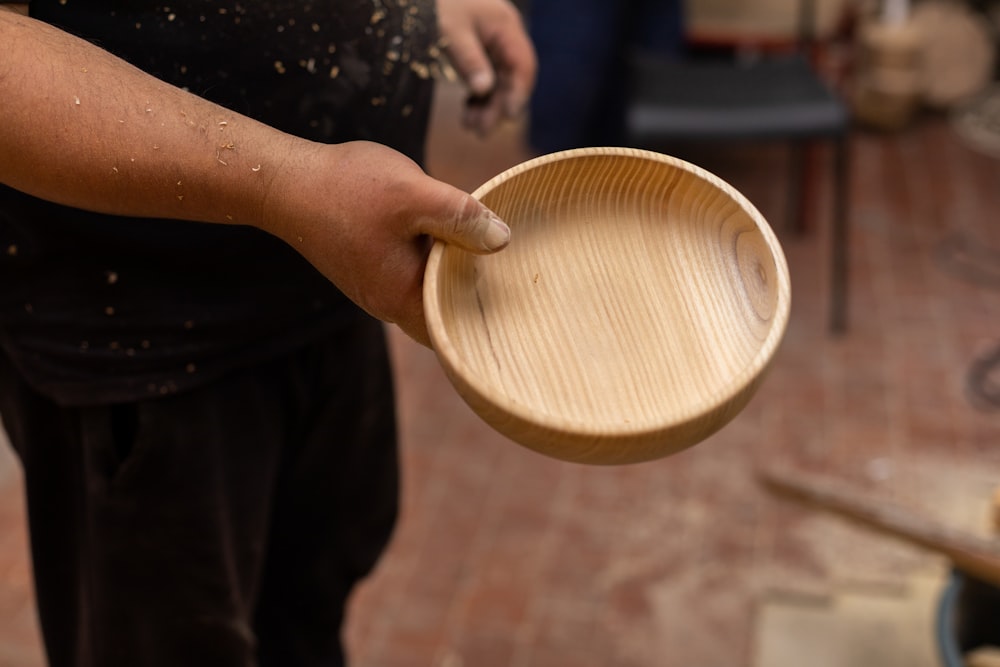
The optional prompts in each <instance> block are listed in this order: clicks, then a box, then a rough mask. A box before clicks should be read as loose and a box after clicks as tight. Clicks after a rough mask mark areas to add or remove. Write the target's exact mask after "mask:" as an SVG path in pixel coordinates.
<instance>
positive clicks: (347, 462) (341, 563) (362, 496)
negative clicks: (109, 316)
mask: <svg viewBox="0 0 1000 667" xmlns="http://www.w3.org/2000/svg"><path fill="white" fill-rule="evenodd" d="M0 415H2V418H3V421H4V425H5V427H6V429H7V431H8V433H9V435H10V438H11V441H12V442H13V445H14V448H15V449H16V450H17V453H18V454H19V456H20V458H21V461H22V463H23V467H24V472H25V481H26V488H27V504H28V515H29V524H30V533H31V549H32V560H33V565H34V573H35V584H36V591H37V600H38V607H39V612H40V618H41V627H42V633H43V636H44V639H45V645H46V650H47V652H48V656H49V660H50V664H51V665H52V666H53V667H117V666H122V667H125V666H127V667H148V666H160V665H163V666H168V665H169V666H170V667H177V666H179V665H185V666H198V665H206V666H208V665H210V666H212V667H230V666H234V667H235V666H240V667H243V666H250V665H260V666H262V667H264V666H267V667H270V666H272V665H275V666H280V667H298V666H310V667H311V666H314V665H315V666H318V665H324V666H333V665H342V664H344V657H343V652H342V648H341V639H340V632H341V625H342V621H343V620H344V607H345V601H346V600H347V598H348V596H349V594H350V592H351V589H352V587H353V585H354V584H355V583H356V582H357V581H358V579H359V578H361V577H363V576H364V575H366V574H367V573H368V572H369V571H370V570H371V568H372V567H373V565H374V564H375V562H376V560H377V558H378V556H379V554H380V553H381V551H382V549H383V548H384V547H385V544H386V542H387V540H388V539H389V536H390V533H391V530H392V526H393V523H394V521H395V518H396V513H397V482H398V468H397V457H396V446H395V442H396V433H395V429H396V425H395V418H394V412H393V396H392V386H391V376H390V372H389V364H388V358H387V353H386V349H385V341H384V333H383V330H382V327H381V325H380V324H379V323H377V322H375V321H374V320H369V319H364V320H361V321H360V322H359V323H358V325H357V326H354V327H353V328H350V329H349V330H348V331H345V332H343V333H341V334H338V335H337V336H334V337H332V338H330V339H329V340H325V341H323V342H321V343H317V344H313V345H310V346H308V347H307V348H305V349H302V350H299V351H297V352H295V353H294V354H291V355H289V356H287V357H284V358H281V359H275V360H272V361H269V362H266V363H264V364H262V365H260V366H259V367H257V368H252V369H247V370H243V371H240V372H237V373H234V374H232V375H230V376H228V377H226V378H224V379H223V380H221V381H218V382H216V383H214V384H211V385H209V386H205V387H202V388H200V389H198V390H196V391H192V392H188V393H184V394H180V395H176V396H171V397H165V398H162V399H159V400H153V401H143V402H139V403H135V404H123V405H111V406H105V407H84V408H65V407H59V406H57V405H55V404H53V403H52V402H51V401H49V400H47V399H46V398H45V397H43V396H40V395H38V394H37V393H35V392H34V391H33V390H32V389H31V388H30V387H28V386H26V385H25V383H24V382H23V381H22V380H21V379H20V378H19V377H18V375H17V373H16V372H15V371H14V370H13V368H12V367H11V365H10V362H9V360H8V359H7V358H6V357H5V356H4V355H2V354H0Z"/></svg>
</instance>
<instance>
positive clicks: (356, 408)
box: [256, 320, 398, 667]
mask: <svg viewBox="0 0 1000 667" xmlns="http://www.w3.org/2000/svg"><path fill="white" fill-rule="evenodd" d="M345 336H346V337H345V338H343V339H338V340H335V341H332V342H331V343H329V344H327V345H326V346H325V347H323V348H314V349H312V350H310V351H308V353H306V354H303V355H300V357H299V358H298V360H297V364H298V367H297V371H296V382H295V383H294V384H293V385H292V392H293V393H292V394H291V395H290V397H289V400H290V402H291V403H292V405H293V406H294V409H295V411H296V412H295V420H294V421H293V426H294V428H295V433H294V434H293V437H292V441H293V442H294V443H295V444H294V445H293V446H291V447H289V448H288V449H286V451H285V452H284V455H283V459H282V463H281V468H280V470H279V474H278V483H277V489H276V491H275V505H274V514H273V516H272V521H271V526H272V529H271V536H270V538H271V539H270V549H269V551H268V555H267V563H266V566H265V572H264V577H263V582H262V587H261V595H260V600H259V605H258V610H257V617H256V621H257V622H256V629H257V635H258V637H259V639H260V661H261V665H262V667H290V666H295V667H314V666H315V667H318V666H320V665H322V666H324V667H332V666H335V665H342V664H345V663H344V658H343V654H342V652H341V648H340V647H341V636H340V633H341V624H342V621H343V618H344V608H345V604H346V602H347V599H348V597H349V595H350V593H351V590H352V589H353V587H354V585H355V583H356V582H357V581H358V580H359V579H360V578H362V577H364V576H365V575H366V574H368V573H369V571H370V570H371V569H372V567H373V566H374V565H375V562H376V560H377V559H378V557H379V555H380V554H381V553H382V550H383V549H384V547H385V545H386V543H387V542H388V540H389V537H390V535H391V532H392V528H393V525H394V523H395V520H396V515H397V502H398V492H397V485H398V465H397V453H396V421H395V410H394V396H393V389H392V377H391V373H390V367H389V359H388V354H387V349H386V346H385V341H384V331H383V328H382V325H381V324H380V323H378V322H376V321H374V320H364V321H362V322H360V323H359V325H358V326H357V327H356V328H354V329H353V330H352V331H350V332H348V333H347V334H345Z"/></svg>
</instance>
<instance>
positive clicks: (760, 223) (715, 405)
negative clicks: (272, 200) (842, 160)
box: [423, 146, 791, 439]
mask: <svg viewBox="0 0 1000 667" xmlns="http://www.w3.org/2000/svg"><path fill="white" fill-rule="evenodd" d="M593 157H611V158H621V157H625V158H637V159H644V160H650V161H653V162H657V163H660V164H666V165H668V166H670V167H674V168H677V169H681V170H683V171H686V172H688V173H690V174H691V175H693V176H695V177H697V178H700V179H703V180H705V181H707V182H708V183H710V184H711V185H713V186H714V187H716V188H718V189H719V190H721V191H723V192H724V193H725V194H726V195H727V196H728V197H730V198H731V199H732V200H733V201H734V202H736V203H737V205H738V206H739V207H740V208H741V209H742V210H743V211H744V212H746V213H747V214H748V215H749V216H750V218H751V219H752V220H753V222H754V224H755V225H756V227H757V229H758V231H759V232H760V233H761V235H762V237H763V239H764V241H765V243H766V244H767V247H768V250H769V252H770V254H771V257H772V258H773V260H774V263H775V269H776V276H777V302H776V304H775V309H774V313H773V315H772V317H771V326H770V328H769V330H768V333H767V336H765V337H764V339H763V340H762V341H761V344H760V346H759V348H758V350H757V352H756V353H755V355H754V356H753V358H752V359H751V361H750V362H749V363H748V364H747V365H746V366H745V367H744V368H743V369H742V370H741V371H740V372H739V373H737V374H734V375H733V376H732V377H731V378H730V380H729V381H728V382H726V383H725V384H723V385H721V386H720V388H719V389H718V390H717V391H715V392H713V393H712V394H710V395H708V396H706V400H705V401H702V402H701V403H699V404H698V405H697V406H694V407H691V408H689V409H688V410H687V411H685V412H682V413H675V414H674V415H672V416H671V417H669V418H664V419H662V420H660V421H659V422H657V423H650V422H649V421H648V420H647V421H643V422H640V423H636V424H616V425H615V426H614V427H613V428H612V427H610V426H607V425H595V424H588V423H583V422H580V421H578V420H573V419H569V418H567V417H563V416H561V415H557V414H551V413H548V412H543V411H539V410H536V409H534V408H532V406H530V405H527V404H525V403H521V402H516V401H512V400H511V399H510V398H509V397H508V396H507V395H506V394H505V393H504V392H501V391H500V390H499V389H497V388H496V387H495V386H494V385H492V384H489V383H486V382H483V381H482V378H481V377H480V376H479V375H478V374H476V373H475V372H474V369H473V368H472V366H471V365H470V364H468V363H467V362H466V360H465V358H464V357H463V356H462V355H461V354H459V352H458V347H457V346H456V345H455V343H454V341H453V340H452V338H451V337H450V336H449V333H448V332H449V328H448V326H447V324H446V322H445V321H444V318H443V317H442V315H441V307H440V301H439V299H438V294H439V288H438V282H439V276H440V265H441V262H442V261H443V257H444V253H445V250H446V248H447V246H448V244H447V242H445V241H441V240H438V241H436V242H435V243H434V245H433V247H432V248H431V252H430V255H429V257H428V260H427V266H426V269H425V274H424V285H423V299H424V313H425V317H426V319H427V329H428V333H429V335H430V338H431V342H432V347H433V349H434V352H435V353H436V355H437V356H438V358H439V359H440V361H441V363H442V364H443V365H444V366H445V369H446V370H447V371H448V372H449V373H454V374H455V375H456V376H457V377H458V378H460V380H461V382H462V383H463V384H465V386H466V387H467V388H468V389H469V390H471V391H472V392H474V393H475V394H477V397H478V398H479V399H480V400H482V401H483V402H485V403H486V404H488V405H490V406H493V407H495V408H496V409H498V410H500V411H502V412H503V413H506V414H508V415H510V416H512V417H513V418H515V419H517V420H520V421H522V422H526V423H531V424H534V425H537V426H538V427H540V428H542V429H544V430H545V431H547V432H558V433H562V434H571V435H574V436H578V437H581V438H594V439H607V438H622V437H627V438H634V437H641V436H644V435H650V434H655V433H662V432H665V431H669V430H671V429H676V428H677V427H679V426H681V425H684V424H689V423H692V422H696V421H698V420H699V419H703V418H706V417H709V416H711V415H712V414H713V413H716V412H718V411H719V410H721V409H723V408H725V406H726V405H727V404H729V403H730V402H731V401H733V399H734V398H735V397H738V396H740V394H741V393H745V392H747V390H748V389H750V388H751V387H752V386H753V385H755V384H756V383H757V382H759V381H760V379H761V377H762V376H763V374H764V373H765V372H766V370H767V368H768V366H769V365H770V363H771V360H772V359H773V357H774V354H775V352H776V351H777V349H778V346H779V345H780V344H781V341H782V339H783V337H784V334H785V331H786V329H787V327H788V321H789V318H790V312H791V278H790V275H789V270H788V263H787V260H786V258H785V254H784V251H783V250H782V247H781V244H780V243H779V241H778V238H777V235H776V234H775V233H774V230H773V229H772V228H771V226H770V225H769V224H768V222H767V220H766V219H765V218H764V216H763V215H761V213H760V211H758V210H757V208H756V207H755V206H754V205H753V204H752V203H751V202H750V201H749V200H748V199H747V198H746V197H745V196H744V195H743V194H742V193H740V192H739V191H738V190H736V188H734V187H733V186H732V185H730V184H729V183H727V182H726V181H724V180H723V179H721V178H719V177H718V176H716V175H715V174H713V173H711V172H709V171H708V170H706V169H704V168H702V167H699V166H697V165H695V164H693V163H691V162H688V161H686V160H683V159H681V158H677V157H674V156H670V155H666V154H663V153H658V152H656V151H650V150H644V149H639V148H626V147H617V146H596V147H587V148H574V149H569V150H564V151H558V152H555V153H548V154H545V155H540V156H538V157H535V158H532V159H529V160H527V161H525V162H521V163H519V164H517V165H514V166H513V167H510V168H509V169H507V170H505V171H503V172H501V173H499V174H497V175H496V176H494V177H493V178H491V179H489V180H488V181H486V182H485V183H483V184H482V185H480V186H479V187H478V188H476V190H474V191H473V192H472V196H473V197H475V198H476V199H482V197H484V196H485V195H486V194H488V193H489V192H491V191H492V190H494V189H495V188H497V187H499V186H500V185H502V184H503V183H505V182H507V181H509V180H511V179H513V178H515V177H517V176H519V175H521V174H523V173H526V172H528V171H532V170H534V169H537V168H539V167H544V166H547V165H550V164H553V163H556V162H561V161H566V160H574V159H578V158H593ZM514 233H515V234H516V233H517V230H516V228H515V229H514ZM500 252H503V251H502V250H501V251H500Z"/></svg>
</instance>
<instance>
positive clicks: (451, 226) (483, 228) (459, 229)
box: [416, 182, 510, 254]
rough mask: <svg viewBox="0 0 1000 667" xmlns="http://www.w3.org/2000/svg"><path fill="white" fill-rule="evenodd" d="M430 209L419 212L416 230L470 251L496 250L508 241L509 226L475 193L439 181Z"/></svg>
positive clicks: (486, 251)
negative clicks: (435, 196)
mask: <svg viewBox="0 0 1000 667" xmlns="http://www.w3.org/2000/svg"><path fill="white" fill-rule="evenodd" d="M439 186H440V187H441V191H440V192H439V194H438V198H437V204H436V206H435V207H434V209H433V210H431V211H428V212H427V213H425V214H424V215H422V216H420V217H419V218H418V220H417V222H416V224H417V231H418V232H419V233H421V234H428V235H430V236H433V237H434V238H436V239H439V240H442V241H446V242H448V243H453V244H455V245H457V246H459V247H461V248H463V249H465V250H468V251H470V252H474V253H479V254H486V253H492V252H496V251H497V250H500V249H502V248H504V247H506V246H507V244H508V243H510V228H509V227H508V226H507V224H506V223H505V222H504V221H503V220H501V219H500V218H499V216H497V215H496V214H495V213H494V212H493V211H491V210H490V209H489V208H487V207H486V206H484V205H483V204H481V203H480V202H479V201H478V200H477V199H476V198H475V197H473V196H472V195H469V194H467V193H465V192H462V191H461V190H459V189H457V188H452V187H451V186H449V185H446V184H444V183H440V182H439Z"/></svg>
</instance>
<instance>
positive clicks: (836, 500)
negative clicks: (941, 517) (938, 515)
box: [759, 467, 1000, 586]
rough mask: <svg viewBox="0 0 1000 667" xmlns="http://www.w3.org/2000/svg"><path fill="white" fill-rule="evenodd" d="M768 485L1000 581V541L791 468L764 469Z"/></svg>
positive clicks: (763, 477) (991, 580)
mask: <svg viewBox="0 0 1000 667" xmlns="http://www.w3.org/2000/svg"><path fill="white" fill-rule="evenodd" d="M759 479H760V481H761V483H762V484H763V485H764V486H765V488H767V489H768V490H770V491H772V492H774V493H776V494H778V495H780V496H782V497H786V498H789V499H793V500H795V501H798V502H802V503H806V504H809V505H812V506H814V507H818V508H819V509H823V510H827V511H830V512H833V513H835V514H838V515H840V516H842V517H844V518H847V519H849V520H852V521H854V522H856V523H859V524H861V525H864V526H867V527H868V528H871V529H874V530H876V531H878V532H881V533H884V534H886V535H891V536H893V537H896V538H899V539H902V540H904V541H906V542H909V543H910V544H914V545H916V546H918V547H922V548H925V549H930V550H931V551H935V552H937V553H940V554H942V555H944V556H946V557H947V558H948V559H949V560H951V562H952V563H953V564H954V565H955V567H957V568H958V569H960V570H962V571H964V572H966V573H968V574H971V575H972V576H974V577H977V578H979V579H981V580H982V581H986V582H989V583H991V584H993V585H995V586H1000V540H995V539H984V538H981V537H978V536H976V535H973V534H971V533H967V532H965V531H962V530H958V529H955V528H953V527H950V526H947V525H945V524H943V523H941V522H939V521H935V520H933V519H931V518H929V517H926V516H923V515H921V514H919V513H917V512H914V511H913V510H911V509H908V508H904V507H902V506H900V505H897V504H893V503H889V502H886V501H885V500H882V499H880V498H875V497H873V496H871V495H870V494H868V493H866V492H863V491H861V490H860V489H858V488H856V487H852V486H849V485H846V484H844V483H842V482H837V481H834V480H832V479H830V478H828V477H825V476H820V475H816V474H814V473H807V472H806V471H803V470H798V469H792V468H778V467H772V468H768V469H765V470H762V471H761V472H760V473H759Z"/></svg>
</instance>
